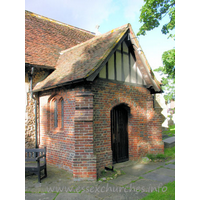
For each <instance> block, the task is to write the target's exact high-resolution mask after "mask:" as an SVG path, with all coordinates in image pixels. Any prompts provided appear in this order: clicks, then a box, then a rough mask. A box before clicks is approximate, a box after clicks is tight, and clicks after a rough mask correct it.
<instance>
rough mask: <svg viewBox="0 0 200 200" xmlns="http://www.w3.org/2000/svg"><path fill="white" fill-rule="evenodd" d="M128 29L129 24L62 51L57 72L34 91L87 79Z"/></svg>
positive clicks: (39, 84)
mask: <svg viewBox="0 0 200 200" xmlns="http://www.w3.org/2000/svg"><path fill="white" fill-rule="evenodd" d="M128 28H129V24H126V25H124V26H121V27H119V28H117V29H114V30H112V31H109V32H107V33H105V34H102V35H98V36H96V37H94V38H92V39H90V40H88V41H86V42H84V43H82V44H79V45H76V46H74V47H72V48H70V49H67V50H64V51H62V52H61V55H60V58H59V60H58V62H57V64H56V70H55V71H54V72H52V73H51V74H50V75H49V76H48V77H47V78H46V79H45V80H43V81H42V82H40V83H38V84H37V85H36V86H35V87H34V90H35V91H38V90H43V89H45V88H51V87H55V86H58V85H61V84H63V83H66V82H71V81H75V80H79V79H83V78H87V77H88V76H89V75H91V74H92V73H93V72H94V71H95V70H96V69H97V68H98V67H99V66H100V64H101V63H102V62H103V61H104V59H105V58H106V57H107V56H108V54H109V53H110V52H111V50H112V49H113V48H114V47H115V46H116V44H117V43H118V41H119V40H120V39H121V37H122V36H123V35H124V34H125V32H126V31H127V30H128Z"/></svg>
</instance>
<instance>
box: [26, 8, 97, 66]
mask: <svg viewBox="0 0 200 200" xmlns="http://www.w3.org/2000/svg"><path fill="white" fill-rule="evenodd" d="M94 36H95V35H94V33H91V32H89V31H86V30H83V29H79V28H77V27H74V26H71V25H67V24H64V23H61V22H58V21H55V20H52V19H49V18H47V17H43V16H41V15H37V14H34V13H32V12H29V11H25V63H29V64H33V65H41V66H46V67H55V65H56V62H57V60H58V58H59V56H60V54H59V53H60V52H61V51H62V50H65V49H68V48H71V47H73V46H75V45H77V44H80V43H82V42H85V41H87V40H89V39H91V38H93V37H94Z"/></svg>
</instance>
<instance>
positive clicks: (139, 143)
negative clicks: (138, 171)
mask: <svg viewBox="0 0 200 200" xmlns="http://www.w3.org/2000/svg"><path fill="white" fill-rule="evenodd" d="M56 97H58V99H60V98H62V99H63V100H64V128H63V129H59V128H56V129H52V128H51V126H50V121H51V120H50V118H49V117H50V116H51V112H53V111H52V110H51V109H52V108H51V106H50V102H51V99H54V98H56ZM39 99H40V102H39V103H40V133H39V134H40V135H39V138H40V147H43V146H46V147H47V160H48V161H47V162H48V163H49V164H53V165H56V166H58V167H60V168H64V169H67V170H69V171H71V172H73V177H74V179H75V180H96V178H97V173H100V171H101V170H103V169H104V167H105V166H111V165H112V151H111V123H110V112H111V110H112V108H113V107H114V106H116V105H119V104H121V103H123V104H126V105H127V106H128V107H129V108H130V114H129V117H128V141H129V160H136V159H138V158H139V157H141V156H144V155H145V154H146V153H148V152H150V153H163V147H164V146H163V143H162V136H161V120H160V116H159V114H157V113H156V112H155V111H154V109H153V102H152V100H153V99H152V96H151V94H150V92H149V91H148V90H147V89H146V88H143V87H135V86H130V85H126V84H119V83H113V82H107V81H105V80H102V79H96V80H95V81H94V82H93V83H92V84H91V85H90V86H89V85H87V86H85V88H84V87H83V86H76V87H74V88H62V89H57V90H49V91H48V92H42V93H41V94H40V98H39Z"/></svg>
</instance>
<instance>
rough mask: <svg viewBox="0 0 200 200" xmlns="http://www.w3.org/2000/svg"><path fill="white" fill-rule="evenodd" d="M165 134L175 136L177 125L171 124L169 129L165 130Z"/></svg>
mask: <svg viewBox="0 0 200 200" xmlns="http://www.w3.org/2000/svg"><path fill="white" fill-rule="evenodd" d="M163 133H164V134H167V135H168V136H174V135H175V125H171V126H169V130H168V131H163Z"/></svg>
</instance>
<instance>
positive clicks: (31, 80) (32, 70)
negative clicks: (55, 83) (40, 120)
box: [30, 67, 38, 149]
mask: <svg viewBox="0 0 200 200" xmlns="http://www.w3.org/2000/svg"><path fill="white" fill-rule="evenodd" d="M33 72H34V67H32V68H31V74H30V85H31V87H30V90H31V98H32V99H34V101H35V148H36V149H37V148H38V145H37V99H36V97H34V96H33Z"/></svg>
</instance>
